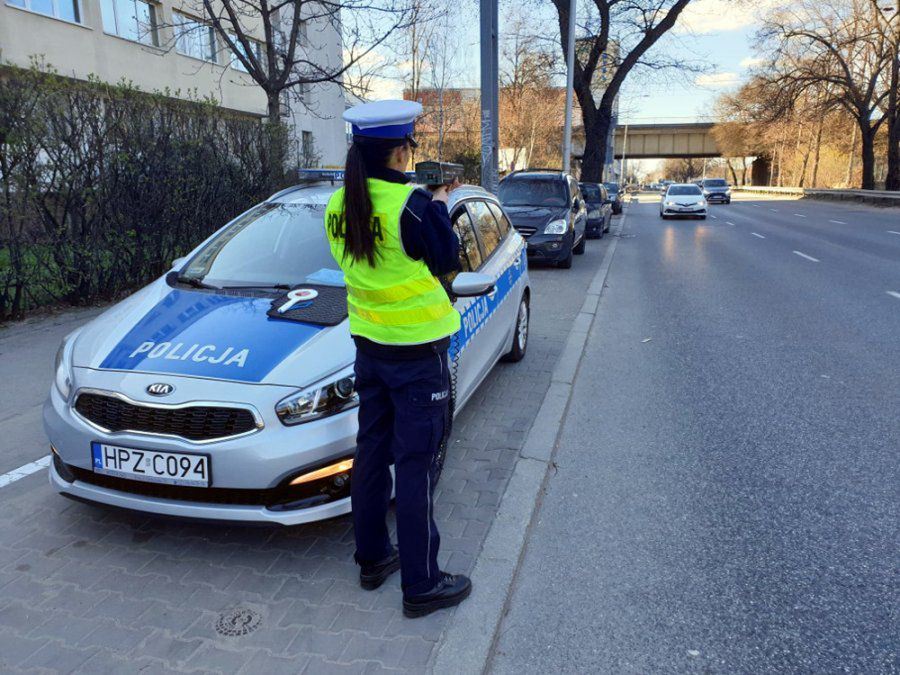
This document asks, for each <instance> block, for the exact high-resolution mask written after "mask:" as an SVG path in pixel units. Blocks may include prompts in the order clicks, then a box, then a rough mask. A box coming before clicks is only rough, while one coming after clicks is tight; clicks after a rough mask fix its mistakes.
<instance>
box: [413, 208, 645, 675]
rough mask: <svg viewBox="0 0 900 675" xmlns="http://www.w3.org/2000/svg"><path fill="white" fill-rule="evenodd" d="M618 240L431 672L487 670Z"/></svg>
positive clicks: (560, 363) (606, 256)
mask: <svg viewBox="0 0 900 675" xmlns="http://www.w3.org/2000/svg"><path fill="white" fill-rule="evenodd" d="M627 215H628V214H627V210H626V212H625V214H624V215H623V216H622V220H621V221H620V222H619V224H618V227H617V229H616V230H615V231H612V230H611V231H610V234H613V235H619V234H621V232H622V230H623V229H624V227H625V219H626V218H627ZM618 242H619V238H618V236H614V237H613V240H612V242H611V243H610V245H609V248H608V249H607V250H606V253H605V254H604V256H603V260H602V261H601V263H600V267H599V269H598V270H597V272H596V274H595V275H594V278H593V280H592V281H591V285H590V286H589V287H588V290H587V294H586V296H585V298H584V303H583V304H582V306H581V310H580V311H579V313H578V316H577V317H576V318H575V321H574V322H573V325H572V329H571V330H570V331H569V335H568V337H567V338H566V344H565V346H564V348H563V351H562V354H561V355H560V357H559V360H558V361H557V362H556V366H555V367H554V369H553V374H552V376H551V378H550V387H549V388H548V389H547V393H546V394H544V400H543V402H542V403H541V407H540V410H538V414H537V416H536V417H535V419H534V422H533V423H532V426H531V430H530V431H529V432H528V436H527V437H526V438H525V443H524V444H523V446H522V450H521V451H520V452H519V459H518V461H517V462H516V465H515V468H514V469H513V473H512V476H511V477H510V479H509V483H508V484H507V486H506V491H505V492H504V493H503V498H502V500H501V502H500V507H499V509H498V511H497V516H496V518H494V522H493V523H492V524H491V527H490V529H489V530H488V533H487V537H486V538H485V540H484V544H483V546H482V548H481V553H480V554H479V555H478V559H477V560H476V561H475V569H474V570H472V578H473V579H475V580H476V583H477V586H476V592H475V593H473V594H472V596H471V597H470V598H469V599H468V600H467V601H466V603H465V604H464V605H462V606H461V607H460V608H457V609H456V610H455V611H454V613H453V616H452V617H451V619H450V622H449V625H448V626H447V628H446V629H445V630H444V632H443V635H442V637H441V641H440V644H439V647H438V650H437V653H436V655H435V657H434V659H433V661H432V664H431V668H430V671H431V672H433V673H437V674H439V675H442V674H443V673H448V674H449V673H452V674H454V675H456V674H465V675H468V674H471V675H476V674H479V673H483V672H484V671H485V670H486V668H487V665H488V662H489V660H490V655H491V649H492V647H493V645H494V641H495V639H496V634H497V631H498V629H499V628H500V622H501V621H502V620H503V616H504V615H505V613H506V612H505V609H506V604H507V602H508V601H509V596H510V591H511V589H512V585H513V581H514V580H515V577H516V572H517V571H518V567H519V563H520V561H521V558H522V555H523V552H524V550H525V542H526V539H527V534H528V529H529V527H530V525H531V520H532V517H533V516H534V514H535V512H536V511H537V508H538V506H539V504H540V495H541V490H542V488H543V485H544V481H545V480H546V478H547V475H548V473H549V471H550V469H551V468H552V466H553V463H552V456H553V453H554V451H555V450H556V443H557V438H558V436H559V433H560V431H561V429H562V425H563V421H564V419H565V414H566V410H567V408H568V406H569V399H570V398H571V396H572V384H573V382H574V380H575V376H576V374H577V371H578V366H579V364H580V363H581V357H582V355H583V354H584V349H585V346H586V344H587V338H588V333H589V332H590V329H591V326H592V325H593V323H594V319H595V318H596V315H597V307H598V305H599V304H600V294H601V293H602V291H603V284H604V283H605V281H606V275H607V274H608V273H609V267H610V265H611V264H612V259H613V255H614V254H615V251H616V246H617V244H618Z"/></svg>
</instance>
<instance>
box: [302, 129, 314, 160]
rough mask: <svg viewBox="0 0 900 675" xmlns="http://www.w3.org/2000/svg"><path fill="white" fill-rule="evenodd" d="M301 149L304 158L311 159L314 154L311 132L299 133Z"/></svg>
mask: <svg viewBox="0 0 900 675" xmlns="http://www.w3.org/2000/svg"><path fill="white" fill-rule="evenodd" d="M301 143H302V145H301V149H302V152H303V157H304V158H309V157H312V154H313V152H314V147H313V135H312V132H311V131H304V132H302V133H301Z"/></svg>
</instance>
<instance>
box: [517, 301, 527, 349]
mask: <svg viewBox="0 0 900 675" xmlns="http://www.w3.org/2000/svg"><path fill="white" fill-rule="evenodd" d="M518 337H519V349H520V350H522V351H525V345H526V343H527V342H528V303H526V302H525V301H524V300H523V301H522V303H521V304H520V305H519V336H518Z"/></svg>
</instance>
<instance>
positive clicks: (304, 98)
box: [297, 82, 311, 104]
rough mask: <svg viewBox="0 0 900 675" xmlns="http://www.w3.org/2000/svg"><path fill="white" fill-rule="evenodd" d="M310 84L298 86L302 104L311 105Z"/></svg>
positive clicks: (305, 83)
mask: <svg viewBox="0 0 900 675" xmlns="http://www.w3.org/2000/svg"><path fill="white" fill-rule="evenodd" d="M310 86H311V85H310V83H309V82H301V83H300V84H298V85H297V94H298V96H299V97H300V102H301V103H306V104H308V103H309V90H310Z"/></svg>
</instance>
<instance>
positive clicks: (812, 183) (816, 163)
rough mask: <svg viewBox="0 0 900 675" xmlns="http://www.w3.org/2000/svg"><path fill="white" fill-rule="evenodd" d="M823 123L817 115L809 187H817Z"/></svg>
mask: <svg viewBox="0 0 900 675" xmlns="http://www.w3.org/2000/svg"><path fill="white" fill-rule="evenodd" d="M824 123H825V120H824V117H823V116H822V115H819V125H818V127H817V128H816V152H815V155H814V156H813V167H812V178H811V179H810V181H809V186H810V187H817V186H818V184H819V183H818V181H819V154H820V153H821V150H822V126H823V125H824Z"/></svg>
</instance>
